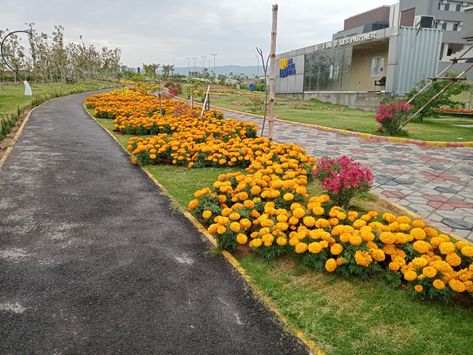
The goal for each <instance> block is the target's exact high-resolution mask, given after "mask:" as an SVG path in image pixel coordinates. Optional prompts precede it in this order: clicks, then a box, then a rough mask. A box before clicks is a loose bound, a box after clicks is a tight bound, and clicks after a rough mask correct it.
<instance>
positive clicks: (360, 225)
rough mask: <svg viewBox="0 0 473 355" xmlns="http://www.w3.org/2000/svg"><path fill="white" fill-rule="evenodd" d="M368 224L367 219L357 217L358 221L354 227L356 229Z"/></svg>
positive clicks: (354, 223)
mask: <svg viewBox="0 0 473 355" xmlns="http://www.w3.org/2000/svg"><path fill="white" fill-rule="evenodd" d="M364 226H366V221H364V220H362V219H357V220H356V221H354V222H353V228H355V229H360V228H361V227H364Z"/></svg>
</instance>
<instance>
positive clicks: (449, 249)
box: [439, 242, 455, 254]
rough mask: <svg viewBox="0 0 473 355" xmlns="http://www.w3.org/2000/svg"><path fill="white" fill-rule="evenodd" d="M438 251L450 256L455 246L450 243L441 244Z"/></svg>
mask: <svg viewBox="0 0 473 355" xmlns="http://www.w3.org/2000/svg"><path fill="white" fill-rule="evenodd" d="M439 249H440V253H442V254H450V253H453V252H454V251H455V244H453V243H452V242H442V243H440V245H439Z"/></svg>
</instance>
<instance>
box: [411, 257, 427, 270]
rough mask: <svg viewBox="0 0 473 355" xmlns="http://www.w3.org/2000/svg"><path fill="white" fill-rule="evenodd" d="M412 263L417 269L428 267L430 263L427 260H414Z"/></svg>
mask: <svg viewBox="0 0 473 355" xmlns="http://www.w3.org/2000/svg"><path fill="white" fill-rule="evenodd" d="M412 263H413V264H414V267H415V268H417V269H420V268H423V267H426V266H427V264H428V263H429V262H428V261H427V259H425V258H414V259H412Z"/></svg>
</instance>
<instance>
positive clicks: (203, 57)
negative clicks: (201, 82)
mask: <svg viewBox="0 0 473 355" xmlns="http://www.w3.org/2000/svg"><path fill="white" fill-rule="evenodd" d="M200 57H201V58H202V71H204V69H205V58H207V56H206V55H201V56H200Z"/></svg>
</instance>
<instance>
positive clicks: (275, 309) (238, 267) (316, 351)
mask: <svg viewBox="0 0 473 355" xmlns="http://www.w3.org/2000/svg"><path fill="white" fill-rule="evenodd" d="M83 108H84V110H85V112H86V113H87V114H88V115H89V117H90V118H91V119H93V120H94V121H95V122H96V123H97V124H98V125H99V126H100V127H101V128H102V129H103V130H104V131H105V132H106V133H107V134H108V135H109V136H110V137H111V138H112V139H113V140H114V141H115V142H116V143H117V144H118V146H119V147H120V148H121V149H122V150H123V151H124V152H125V153H126V154H128V155H129V156H131V154H130V152H128V151H127V150H126V149H125V148H124V147H123V146H122V145H121V144H120V142H119V141H118V139H117V138H116V137H115V136H114V135H113V134H112V133H111V132H110V131H109V130H107V129H106V128H105V127H104V126H103V125H102V124H101V123H100V122H99V121H97V120H96V119H95V117H93V116H92V115H91V114H90V113H89V111H87V109H86V108H85V105H83ZM140 168H141V169H142V170H143V171H144V172H145V174H146V175H147V176H148V177H149V178H150V180H151V181H153V183H154V184H155V185H156V186H158V187H159V188H160V189H161V190H162V192H163V194H164V195H165V196H166V197H167V198H168V199H169V200H170V201H172V203H174V204H176V205H177V206H179V203H178V201H177V200H176V199H175V198H174V197H173V196H172V195H171V194H170V193H169V191H168V190H167V189H166V188H165V187H164V185H162V184H161V183H160V182H159V180H158V179H156V177H155V176H153V174H151V172H150V171H149V170H148V169H147V168H143V167H141V166H140ZM180 212H181V213H182V214H183V215H184V216H185V217H186V218H187V219H188V220H189V221H190V222H191V223H192V224H193V225H194V226H195V227H196V228H197V230H198V231H199V232H201V233H202V235H204V236H205V237H206V239H207V241H208V242H209V243H210V244H211V245H212V246H214V247H216V246H217V240H216V239H215V238H214V237H213V236H212V235H211V234H210V233H209V232H208V231H207V228H205V227H204V226H203V225H202V224H201V223H200V222H199V221H198V220H197V219H196V218H195V217H194V216H193V215H192V214H191V213H190V212H189V211H185V210H182V209H180ZM222 255H223V256H224V258H225V260H227V262H228V263H230V265H231V266H232V267H233V268H234V269H235V270H236V271H237V272H238V273H239V274H240V275H241V277H242V278H243V280H244V281H245V282H246V283H247V284H248V285H249V286H250V287H251V289H252V291H253V293H254V294H255V295H256V296H257V297H258V299H260V300H261V302H262V303H263V305H264V306H265V307H267V308H268V309H269V310H270V311H271V312H273V313H274V314H275V315H276V316H277V317H278V319H279V320H280V321H281V322H282V323H283V324H284V325H285V326H286V327H287V328H288V329H289V330H290V331H291V332H292V334H293V335H294V336H295V337H296V338H298V339H299V340H300V341H301V342H302V343H303V344H304V345H305V346H307V348H308V349H309V351H310V353H311V354H314V355H315V354H317V355H322V354H325V353H324V352H323V351H322V350H321V349H320V348H319V347H317V345H316V344H315V343H314V342H313V341H312V340H311V339H309V338H308V337H307V335H306V334H305V333H304V332H303V331H302V330H301V329H300V328H299V327H297V326H295V325H292V324H291V323H289V320H288V319H287V317H286V316H285V315H284V314H283V313H282V311H281V310H280V309H279V308H278V307H277V306H276V305H275V304H274V302H273V301H272V300H271V299H270V298H269V297H267V296H266V295H265V294H264V292H263V291H262V290H261V289H260V288H259V287H258V286H257V285H256V284H255V283H253V281H252V279H251V276H250V275H248V273H247V272H246V270H245V268H244V267H243V266H242V265H241V264H240V262H239V261H238V260H237V259H236V258H235V257H234V256H233V255H232V254H231V253H230V252H228V251H226V250H224V251H222Z"/></svg>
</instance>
